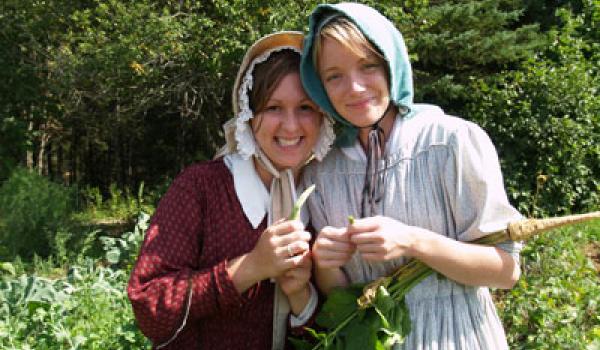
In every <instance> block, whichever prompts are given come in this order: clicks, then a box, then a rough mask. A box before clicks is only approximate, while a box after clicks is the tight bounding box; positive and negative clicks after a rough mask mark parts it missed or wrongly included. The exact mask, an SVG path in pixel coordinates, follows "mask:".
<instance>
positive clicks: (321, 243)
mask: <svg viewBox="0 0 600 350" xmlns="http://www.w3.org/2000/svg"><path fill="white" fill-rule="evenodd" d="M355 249H356V247H355V245H354V244H353V243H352V242H350V236H349V235H348V232H347V228H346V227H341V228H338V227H330V226H326V227H323V229H322V230H321V232H319V235H318V236H317V239H316V240H315V244H314V245H313V249H312V254H313V258H314V260H315V264H316V265H317V267H319V268H326V269H332V268H339V267H342V266H344V264H346V263H347V262H348V260H350V258H351V257H352V254H354V250H355Z"/></svg>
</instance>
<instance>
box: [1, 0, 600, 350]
mask: <svg viewBox="0 0 600 350" xmlns="http://www.w3.org/2000/svg"><path fill="white" fill-rule="evenodd" d="M363 2H364V3H366V4H369V5H371V6H373V7H375V8H377V9H379V10H380V11H381V12H382V13H384V14H385V15H386V16H387V17H388V18H389V19H390V20H392V21H393V22H394V23H395V24H396V26H397V27H398V28H399V29H400V31H401V32H402V33H403V35H404V37H405V40H406V43H407V45H408V50H409V53H410V55H411V61H412V64H413V68H414V80H415V82H414V85H415V101H416V102H419V103H432V104H436V105H440V106H442V107H443V108H444V109H445V110H446V111H447V112H448V113H450V114H454V115H458V116H461V117H463V118H465V119H468V120H472V121H474V122H476V123H478V124H480V125H481V126H482V127H483V128H484V129H485V130H486V131H487V132H488V133H489V134H490V136H491V138H492V140H493V142H494V144H495V145H496V147H497V149H498V152H499V156H500V158H501V166H502V170H503V173H504V175H505V184H506V188H507V191H508V193H509V197H510V200H511V202H512V203H513V204H514V205H515V206H516V207H517V208H518V209H519V210H520V211H521V212H522V213H523V214H524V215H526V216H531V217H541V216H548V215H561V214H566V213H578V212H585V211H590V210H598V207H599V204H600V98H599V93H598V89H599V88H600V28H599V23H600V0H552V1H541V0H483V1H475V0H473V1H467V0H452V1H434V0H431V1H427V0H404V1H398V0H395V1H363ZM317 3H318V2H317V1H297V0H273V1H262V0H257V1H245V0H232V1H223V0H210V1H202V2H200V1H185V0H180V1H164V0H163V1H158V0H156V1H148V0H140V1H116V0H87V1H86V0H80V1H66V0H45V1H42V0H26V1H20V0H4V1H2V2H0V82H1V84H0V273H1V278H2V279H1V280H0V305H1V306H0V348H2V349H26V348H35V349H57V348H72V349H107V348H113V349H118V348H124V349H126V348H139V347H143V346H147V345H148V343H147V341H145V339H144V338H143V336H142V335H141V334H140V333H139V331H138V330H137V328H136V326H135V322H134V320H133V316H132V314H131V310H130V307H129V305H128V303H127V300H126V296H125V293H124V286H125V283H126V281H127V276H128V273H129V270H130V268H131V265H132V264H133V261H134V259H135V256H136V254H137V249H138V248H139V244H140V240H141V238H142V236H143V229H144V227H145V225H147V220H148V215H149V214H151V213H152V212H153V210H154V208H155V207H156V204H157V202H158V199H159V198H160V196H161V195H162V194H163V193H164V191H165V190H166V188H167V187H168V185H169V183H170V182H171V181H172V179H173V178H174V176H176V175H177V173H179V172H180V171H181V170H182V169H183V168H184V167H185V166H187V165H189V164H191V163H193V162H197V161H202V160H206V159H210V158H211V157H212V156H213V154H214V152H215V150H216V149H217V148H218V147H219V146H220V145H221V144H222V142H223V133H222V130H221V125H222V124H223V123H224V122H225V121H226V120H228V119H229V118H230V117H231V91H230V89H231V86H232V85H233V79H234V75H235V72H236V71H237V68H238V65H239V62H240V60H241V57H242V56H243V54H244V52H245V50H246V48H247V47H248V46H249V45H250V44H251V43H252V42H253V41H254V40H256V39H257V38H259V37H261V36H262V35H265V34H268V33H271V32H274V31H278V30H305V29H306V25H307V16H308V14H309V13H310V11H311V10H312V9H313V8H314V6H315V5H316V4H317ZM135 223H137V225H134V224H135ZM599 236H600V225H598V224H590V225H584V226H578V227H577V228H573V229H566V230H562V231H559V232H558V233H555V234H554V235H552V236H548V237H542V238H540V239H538V240H534V241H532V242H530V243H528V244H527V246H526V247H525V249H524V251H523V254H522V264H523V270H524V277H523V278H522V279H521V281H520V282H519V285H518V286H517V287H516V288H515V289H513V290H511V291H505V292H503V291H496V292H495V294H494V295H495V297H496V303H497V306H498V308H499V310H500V312H501V316H502V318H503V322H504V325H505V327H506V328H507V333H508V336H509V341H510V342H511V348H514V349H558V348H565V349H566V348H569V349H571V348H572V349H599V348H600V316H598V314H599V313H598V304H599V303H600V287H598V278H599V275H598V265H597V263H598V261H599V256H600V253H599V251H600V244H599V243H598V242H599V241H600V239H599ZM595 264H596V265H595Z"/></svg>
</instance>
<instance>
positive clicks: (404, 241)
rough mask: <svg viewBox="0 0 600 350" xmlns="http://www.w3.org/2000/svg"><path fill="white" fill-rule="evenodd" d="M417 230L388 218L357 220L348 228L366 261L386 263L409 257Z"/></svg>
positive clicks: (351, 237) (377, 217) (351, 238)
mask: <svg viewBox="0 0 600 350" xmlns="http://www.w3.org/2000/svg"><path fill="white" fill-rule="evenodd" d="M416 231H417V228H415V227H412V226H408V225H405V224H403V223H401V222H400V221H397V220H394V219H392V218H389V217H386V216H374V217H368V218H364V219H357V220H355V221H354V224H352V225H350V226H348V234H349V235H350V241H351V242H352V243H353V244H355V245H356V249H357V250H358V251H359V252H360V254H361V256H362V257H363V259H365V260H371V261H386V260H392V259H397V258H399V257H401V256H408V255H409V252H410V251H411V249H412V247H413V245H414V244H415V240H416V236H415V233H416Z"/></svg>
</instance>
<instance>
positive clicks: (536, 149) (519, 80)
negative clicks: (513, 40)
mask: <svg viewBox="0 0 600 350" xmlns="http://www.w3.org/2000/svg"><path fill="white" fill-rule="evenodd" d="M565 40H566V39H565V38H558V40H557V43H556V44H555V45H556V52H559V56H558V57H559V58H560V62H559V63H552V62H551V61H548V60H544V59H541V58H538V59H532V60H531V61H530V62H529V63H528V64H527V65H526V66H525V68H524V69H523V71H517V72H511V73H507V74H506V76H504V77H502V78H500V79H498V80H495V81H494V80H491V82H490V80H478V81H475V82H474V86H475V89H474V93H473V94H474V95H473V99H472V102H471V103H470V104H469V105H468V106H467V109H468V110H469V112H468V115H469V116H470V118H471V119H472V120H474V121H476V122H478V123H479V124H480V125H481V126H482V127H483V128H484V129H486V130H487V131H488V132H489V133H490V135H491V137H492V139H493V140H494V143H495V144H496V146H497V147H498V149H499V153H500V158H501V161H502V167H503V170H504V173H505V174H506V177H507V178H506V183H507V189H508V192H509V193H510V194H511V195H512V197H513V198H512V199H513V200H514V201H515V202H516V203H518V206H519V210H520V211H522V212H523V213H528V214H529V215H533V216H537V215H539V214H540V213H547V214H556V213H564V212H569V211H583V210H585V209H587V208H591V207H593V206H597V205H598V203H600V181H599V179H600V146H599V145H600V99H599V98H598V87H599V86H600V74H599V73H600V65H598V62H588V61H586V59H585V58H584V57H583V56H582V53H581V51H580V50H578V49H577V47H576V46H575V47H573V46H571V45H577V43H578V42H579V41H578V40H576V39H570V40H567V41H566V44H565ZM540 174H543V175H546V176H547V181H546V182H545V184H544V186H543V188H542V189H541V191H540V192H539V198H537V199H536V200H535V201H533V197H534V196H535V194H536V187H537V184H536V176H537V175H540ZM532 202H535V203H536V206H535V207H534V208H530V207H529V205H530V204H531V203H532Z"/></svg>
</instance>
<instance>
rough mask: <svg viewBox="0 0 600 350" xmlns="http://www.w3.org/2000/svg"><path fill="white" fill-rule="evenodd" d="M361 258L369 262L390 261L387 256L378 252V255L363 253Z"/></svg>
mask: <svg viewBox="0 0 600 350" xmlns="http://www.w3.org/2000/svg"><path fill="white" fill-rule="evenodd" d="M360 256H361V257H362V258H363V260H367V261H386V260H388V259H387V256H386V254H385V253H383V252H378V253H375V252H373V253H364V254H362V253H361V255H360Z"/></svg>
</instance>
